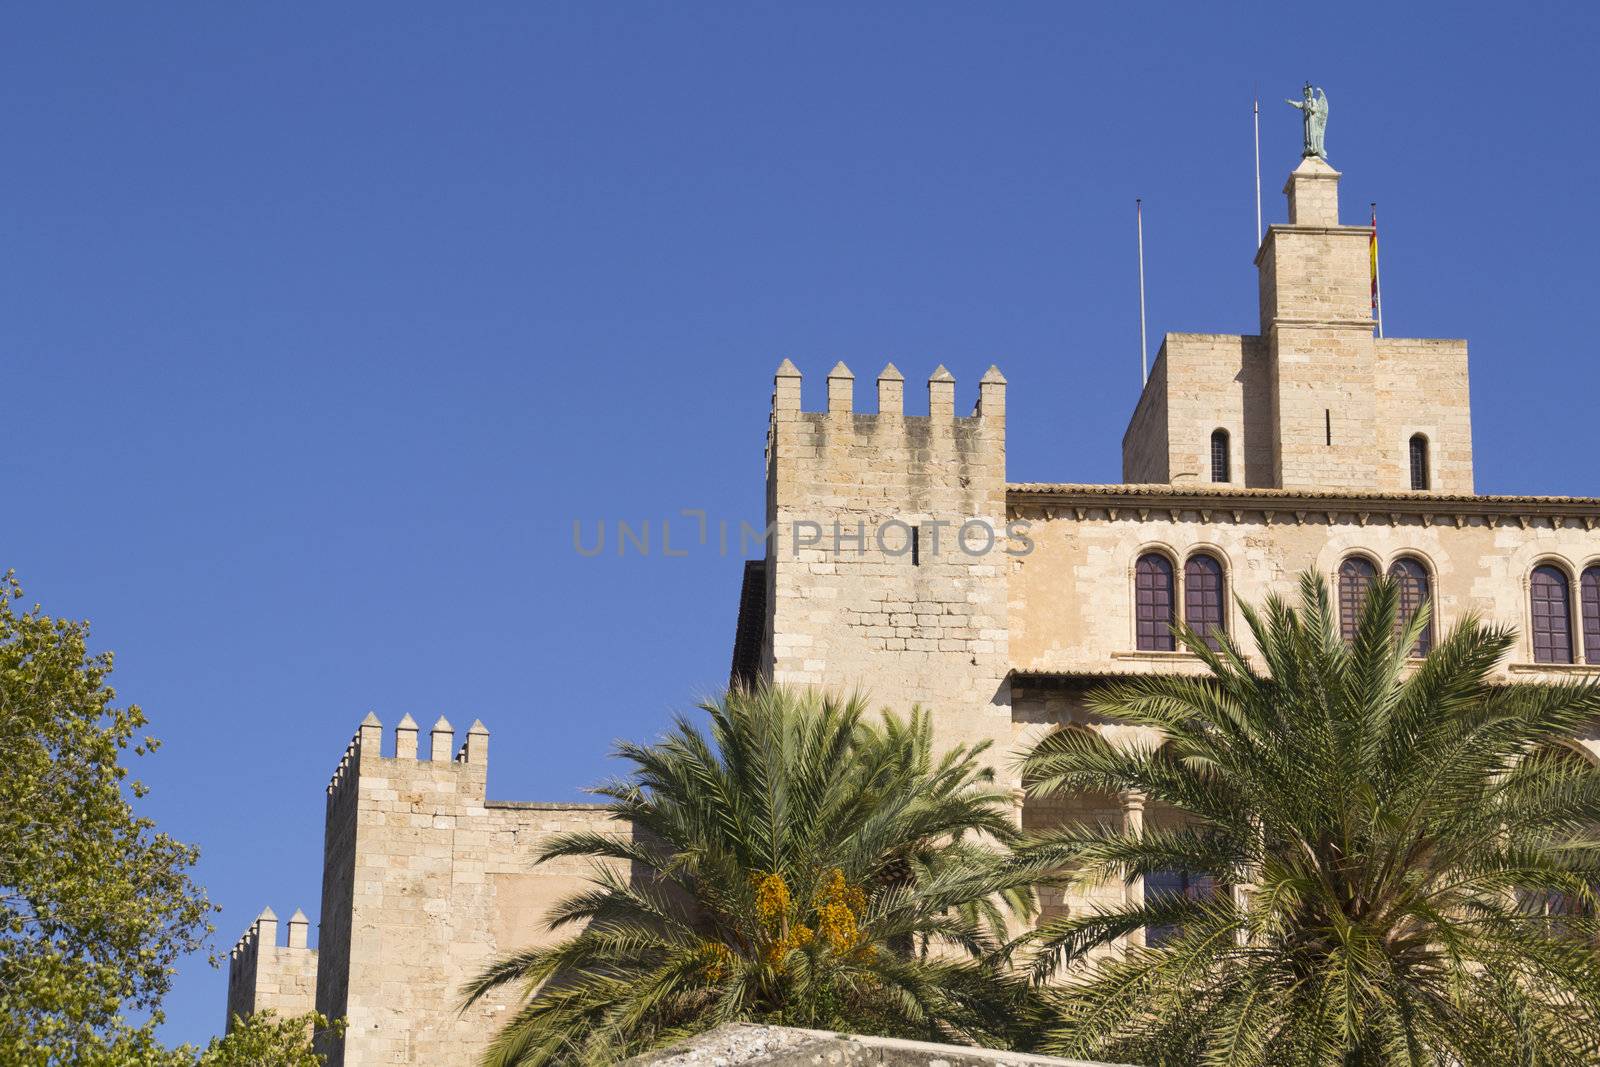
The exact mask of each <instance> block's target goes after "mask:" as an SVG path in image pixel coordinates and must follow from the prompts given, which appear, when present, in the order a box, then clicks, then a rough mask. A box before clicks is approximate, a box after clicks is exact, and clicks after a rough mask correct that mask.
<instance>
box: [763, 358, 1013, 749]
mask: <svg viewBox="0 0 1600 1067" xmlns="http://www.w3.org/2000/svg"><path fill="white" fill-rule="evenodd" d="M927 391H928V392H927V395H928V414H926V415H910V414H907V413H906V412H905V379H904V377H903V376H902V375H901V373H900V371H899V370H898V369H896V368H895V366H894V365H893V364H890V365H889V366H887V367H885V368H884V370H883V372H882V373H881V374H880V375H879V376H878V380H877V411H876V412H875V413H862V412H858V411H856V410H855V407H854V393H855V377H854V375H853V374H852V373H851V372H850V370H849V368H848V367H846V366H845V365H844V364H843V363H840V364H838V365H837V366H835V367H834V368H833V370H832V371H830V372H829V374H828V383H827V410H826V411H820V412H808V411H803V410H802V409H801V403H800V372H799V370H797V369H796V368H795V366H794V365H793V364H792V363H790V362H789V361H788V360H784V362H783V365H782V366H780V367H779V368H778V372H777V375H776V377H775V379H774V388H773V399H772V420H771V426H770V431H769V438H768V447H767V521H768V523H769V527H768V529H769V533H770V536H769V538H768V546H767V547H768V551H767V556H766V560H765V561H764V564H763V565H762V568H761V573H762V577H763V579H764V586H765V588H764V590H761V594H762V595H760V596H755V595H752V591H751V590H749V589H748V588H747V595H746V597H745V598H744V599H745V607H744V610H743V611H742V612H741V619H740V632H741V634H744V635H746V636H747V637H748V638H749V639H748V640H747V641H746V642H745V644H746V645H747V646H748V647H750V648H752V649H754V648H756V647H757V646H759V648H760V656H759V671H758V672H756V673H759V674H761V675H763V676H765V677H767V678H769V679H770V680H772V681H774V682H778V683H784V684H792V685H814V686H822V687H826V688H828V689H830V690H834V691H849V690H850V689H852V688H859V689H861V690H863V691H865V692H867V693H868V694H869V695H870V696H871V697H872V698H874V699H875V700H876V701H879V702H881V703H884V704H889V705H892V706H893V707H894V708H895V710H897V711H899V712H901V713H905V712H906V711H909V709H910V708H911V706H912V704H914V703H916V704H921V705H923V706H924V707H925V708H927V709H929V710H930V711H931V712H932V714H933V716H934V724H935V730H936V734H937V736H938V738H939V741H940V743H941V744H942V745H950V744H955V743H959V742H976V741H981V740H988V741H993V742H996V749H995V751H996V752H997V753H1004V752H1006V751H1007V744H1008V742H1009V738H1010V697H1009V687H1008V683H1007V681H1006V671H1007V667H1008V663H1007V657H1006V611H1007V604H1006V566H1007V563H1008V561H1009V558H1010V557H1008V556H1007V555H1006V554H1005V549H1006V548H1007V544H1008V542H1007V540H1006V533H1005V529H1006V518H1005V503H1006V501H1005V492H1006V486H1005V378H1004V377H1002V376H1001V374H1000V372H999V370H997V369H993V368H991V369H990V371H989V372H988V373H987V374H985V375H984V377H983V380H982V381H981V382H980V383H979V388H978V394H979V396H978V403H977V405H976V407H975V408H974V409H973V413H972V414H971V415H970V416H957V415H956V407H955V396H956V381H955V379H954V377H953V376H951V374H950V373H949V371H947V370H945V369H944V368H943V367H939V368H938V369H937V370H935V371H934V373H933V375H932V376H931V377H930V378H929V379H928V383H927ZM758 627H759V631H758V629H757V628H758ZM756 632H759V633H760V634H761V638H760V640H759V641H758V640H756V638H755V636H754V635H755V633H756ZM736 669H737V666H736ZM1001 762H1003V757H1001ZM999 770H1000V772H1001V774H1002V775H1005V774H1009V773H1010V771H1009V769H1008V768H1005V767H1000V768H999Z"/></svg>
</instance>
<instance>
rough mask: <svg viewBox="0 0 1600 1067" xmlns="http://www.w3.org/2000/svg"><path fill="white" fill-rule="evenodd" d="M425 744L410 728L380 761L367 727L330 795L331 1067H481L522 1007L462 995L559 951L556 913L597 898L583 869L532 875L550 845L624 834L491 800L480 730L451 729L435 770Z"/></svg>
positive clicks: (602, 824)
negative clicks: (537, 955)
mask: <svg viewBox="0 0 1600 1067" xmlns="http://www.w3.org/2000/svg"><path fill="white" fill-rule="evenodd" d="M420 732H421V731H420V729H419V727H418V725H417V722H416V720H415V719H413V718H412V717H411V716H410V715H407V716H405V717H404V718H403V719H401V721H400V723H399V724H398V726H397V727H396V729H395V731H394V742H393V745H394V747H393V752H394V755H392V756H385V755H384V754H383V740H384V738H383V726H382V724H381V723H380V722H379V721H378V718H377V716H376V715H368V716H367V717H366V719H364V720H363V721H362V723H361V725H360V727H359V728H358V729H357V731H356V734H355V737H354V738H353V739H352V740H351V742H350V745H349V747H348V748H347V749H346V750H345V754H344V758H343V759H342V760H341V761H340V763H339V766H338V769H337V770H336V771H335V772H334V775H333V780H332V781H331V782H330V783H329V785H328V789H327V823H326V831H325V839H324V856H323V874H322V925H321V938H320V946H319V947H320V949H321V951H320V953H318V956H319V959H318V964H319V966H318V968H317V971H316V1007H317V1010H318V1011H320V1012H321V1013H322V1014H324V1015H326V1016H327V1017H329V1018H330V1019H341V1018H342V1019H345V1020H346V1022H347V1026H346V1029H345V1032H344V1035H343V1037H335V1036H334V1035H332V1034H322V1035H319V1049H318V1051H320V1052H322V1053H324V1054H325V1055H326V1056H327V1057H328V1063H329V1065H330V1067H368V1065H373V1064H395V1063H402V1064H454V1063H475V1062H477V1061H478V1059H479V1057H480V1055H481V1053H482V1050H483V1049H484V1047H485V1046H486V1045H487V1043H488V1042H489V1040H490V1039H491V1038H492V1037H493V1036H494V1034H495V1032H496V1031H497V1030H498V1029H499V1027H500V1026H501V1025H502V1024H503V1022H504V1020H505V1019H506V1017H507V1016H506V1013H507V1012H508V1011H509V1010H511V1008H512V1006H513V1004H514V1003H515V1002H516V1000H517V998H518V996H519V992H518V991H517V990H506V991H503V993H501V994H497V995H492V996H490V997H487V998H485V999H484V1000H483V1001H480V1002H479V1003H478V1004H476V1005H474V1006H473V1007H472V1008H471V1009H470V1010H468V1011H465V1012H461V1011H458V1008H459V1006H460V997H461V989H462V986H463V985H464V984H465V983H466V982H467V981H468V980H469V979H471V978H473V977H476V976H477V975H478V974H479V973H481V972H482V971H483V969H484V968H485V967H487V966H488V965H489V964H490V963H491V962H493V961H494V960H495V959H496V958H497V957H499V956H500V955H502V954H504V953H506V952H509V951H512V950H514V949H520V948H526V947H528V946H530V945H539V944H548V943H550V941H551V939H552V936H553V935H552V934H551V932H550V930H549V929H548V927H547V926H546V924H545V918H546V915H547V913H548V911H549V909H550V907H551V906H552V905H554V904H555V903H556V902H557V901H559V900H561V899H562V898H564V897H566V896H567V895H569V894H571V893H573V892H575V891H577V890H579V889H582V888H583V887H584V886H585V885H586V884H587V877H588V873H589V868H588V865H587V863H586V862H582V861H565V860H557V861H553V862H551V863H548V864H541V865H538V866H535V865H534V864H533V860H534V857H535V856H536V855H537V854H538V851H539V847H540V844H541V842H542V841H544V840H545V839H547V838H548V837H550V836H551V835H553V834H556V833H562V832H568V831H578V830H582V831H589V832H594V833H628V832H629V830H628V828H626V827H618V826H617V824H615V823H613V822H612V821H611V819H610V814H609V812H607V811H606V810H605V809H603V808H601V807H600V806H598V805H595V804H541V803H519V802H497V801H493V800H489V799H488V796H487V788H486V787H487V782H488V763H489V731H488V730H486V729H485V728H484V726H483V724H482V723H481V722H474V723H473V724H472V726H471V727H470V728H468V730H467V731H466V735H465V738H464V740H462V741H461V742H460V743H459V744H458V743H457V734H456V731H455V728H454V727H453V726H451V724H450V722H449V721H448V720H447V719H445V718H444V717H443V716H440V717H439V719H438V720H437V721H436V722H435V723H434V724H433V727H432V729H431V730H430V731H429V733H428V744H427V747H426V750H425V751H426V754H427V756H428V757H429V758H425V759H424V758H420V757H421V755H422V753H421V752H419V747H420V746H419V744H418V740H419V737H418V735H419V734H420ZM291 943H292V941H291Z"/></svg>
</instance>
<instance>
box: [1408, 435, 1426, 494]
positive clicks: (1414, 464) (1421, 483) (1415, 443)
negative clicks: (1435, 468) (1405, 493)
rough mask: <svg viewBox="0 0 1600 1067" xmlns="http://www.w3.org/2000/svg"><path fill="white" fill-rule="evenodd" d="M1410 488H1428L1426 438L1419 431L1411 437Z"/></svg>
mask: <svg viewBox="0 0 1600 1067" xmlns="http://www.w3.org/2000/svg"><path fill="white" fill-rule="evenodd" d="M1411 488H1413V489H1418V490H1423V489H1427V488H1428V439H1427V438H1426V437H1424V436H1422V435H1421V434H1420V433H1419V434H1416V435H1414V436H1413V437H1412V438H1411Z"/></svg>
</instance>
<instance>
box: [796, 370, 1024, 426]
mask: <svg viewBox="0 0 1600 1067" xmlns="http://www.w3.org/2000/svg"><path fill="white" fill-rule="evenodd" d="M855 380H856V376H855V374H854V373H852V372H851V370H850V368H849V367H847V366H845V365H844V363H842V362H840V363H835V364H834V366H833V369H832V370H830V371H829V372H828V406H827V408H826V411H825V412H816V413H810V412H805V411H803V410H802V408H801V403H800V385H801V374H800V369H799V368H798V367H796V366H795V365H794V364H793V363H792V362H790V361H789V360H787V359H786V360H784V361H783V362H782V363H780V364H779V365H778V370H777V373H776V375H774V377H773V388H772V417H773V419H774V420H783V419H792V418H797V417H799V416H802V415H806V414H827V415H852V416H855V417H857V418H869V419H870V418H872V417H874V415H876V416H877V417H879V418H884V419H903V418H907V417H910V418H923V417H924V416H916V415H913V416H907V415H906V412H905V384H906V380H905V375H903V374H901V373H900V370H899V368H897V367H896V366H895V365H894V364H893V363H890V364H888V365H886V366H885V367H884V368H883V370H882V371H880V372H879V373H878V410H877V412H876V413H870V412H857V411H855ZM955 412H956V379H955V376H954V375H952V374H951V373H950V372H949V371H948V370H946V369H945V367H944V365H943V364H940V365H939V366H938V367H937V368H936V369H935V370H934V372H933V373H932V374H931V375H930V376H929V377H928V414H927V415H926V416H925V417H926V418H928V419H944V420H949V419H954V418H956V414H955ZM971 417H973V418H981V419H987V420H991V421H998V422H999V423H1001V424H1003V423H1004V421H1005V417H1006V379H1005V375H1003V374H1001V373H1000V368H999V367H990V368H989V370H988V371H987V372H986V373H985V374H984V376H983V377H982V378H980V379H979V380H978V400H977V403H976V404H974V405H973V408H972V416H971Z"/></svg>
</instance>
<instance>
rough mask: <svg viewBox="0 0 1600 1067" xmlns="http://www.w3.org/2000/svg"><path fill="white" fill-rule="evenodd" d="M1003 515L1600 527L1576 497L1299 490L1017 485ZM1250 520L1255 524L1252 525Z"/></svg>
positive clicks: (1593, 507) (1591, 507)
mask: <svg viewBox="0 0 1600 1067" xmlns="http://www.w3.org/2000/svg"><path fill="white" fill-rule="evenodd" d="M1006 509H1007V511H1008V512H1009V513H1010V514H1011V516H1012V517H1022V516H1024V515H1039V514H1042V515H1043V517H1044V518H1046V519H1053V518H1058V517H1061V518H1069V517H1070V518H1075V519H1077V520H1078V521H1080V522H1081V521H1084V520H1086V519H1089V518H1091V517H1092V518H1097V519H1100V518H1104V519H1109V520H1112V521H1115V520H1117V519H1129V520H1133V519H1138V520H1140V521H1143V520H1147V519H1149V518H1151V517H1152V516H1156V517H1160V518H1164V519H1169V520H1172V521H1176V520H1177V519H1178V517H1179V514H1180V513H1181V512H1196V513H1198V514H1199V517H1200V519H1201V521H1202V522H1227V521H1230V520H1231V521H1233V522H1236V523H1240V522H1245V521H1246V516H1247V515H1252V513H1253V515H1259V516H1261V519H1260V521H1263V522H1267V523H1281V522H1287V523H1294V524H1296V525H1305V524H1307V523H1322V524H1326V525H1330V526H1331V525H1333V524H1335V523H1337V522H1341V521H1345V520H1347V519H1348V520H1349V521H1354V522H1356V523H1358V524H1360V525H1362V526H1366V525H1368V524H1370V523H1379V524H1384V523H1387V524H1391V525H1393V524H1398V523H1399V522H1400V521H1401V520H1402V519H1414V520H1417V521H1420V522H1421V523H1422V524H1423V525H1424V526H1432V525H1435V524H1438V525H1453V526H1458V527H1461V526H1466V525H1468V524H1469V522H1471V521H1472V520H1474V519H1476V520H1477V523H1476V524H1477V525H1496V524H1498V523H1500V522H1501V521H1505V522H1507V523H1515V524H1516V525H1518V526H1520V527H1522V528H1523V529H1527V528H1528V527H1530V526H1533V525H1540V524H1542V525H1547V526H1550V527H1551V528H1556V527H1559V526H1564V525H1570V526H1581V527H1582V528H1583V529H1585V530H1593V529H1594V528H1595V526H1596V525H1600V499H1596V498H1594V497H1574V496H1480V495H1476V494H1452V493H1355V492H1343V491H1338V492H1330V491H1324V490H1295V489H1212V488H1200V487H1198V486H1179V485H1078V484H1057V483H1051V482H1013V483H1010V484H1008V485H1007V486H1006ZM1253 515H1252V519H1253Z"/></svg>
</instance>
